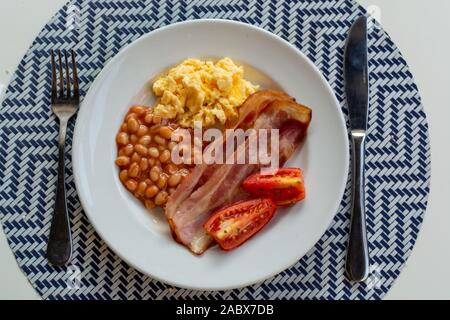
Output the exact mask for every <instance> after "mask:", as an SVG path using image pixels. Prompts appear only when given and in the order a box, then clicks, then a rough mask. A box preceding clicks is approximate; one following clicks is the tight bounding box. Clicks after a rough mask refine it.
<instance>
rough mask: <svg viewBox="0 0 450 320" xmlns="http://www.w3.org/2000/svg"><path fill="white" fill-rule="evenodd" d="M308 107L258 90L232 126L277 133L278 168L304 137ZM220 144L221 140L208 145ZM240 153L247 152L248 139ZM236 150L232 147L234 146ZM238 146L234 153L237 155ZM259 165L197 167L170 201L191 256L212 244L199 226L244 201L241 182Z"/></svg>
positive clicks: (177, 234) (171, 217)
mask: <svg viewBox="0 0 450 320" xmlns="http://www.w3.org/2000/svg"><path fill="white" fill-rule="evenodd" d="M311 113H312V112H311V109H309V108H308V107H305V106H303V105H300V104H298V103H296V102H295V101H294V99H293V98H292V97H290V96H288V95H287V94H285V93H283V92H278V91H273V90H262V91H259V92H257V93H255V94H253V95H251V96H250V97H249V98H248V99H247V100H246V102H245V103H244V104H243V105H242V106H241V109H240V118H239V120H238V121H237V122H236V123H233V124H229V126H230V127H231V128H243V129H248V128H253V129H256V130H258V129H272V128H274V129H279V138H280V150H279V156H280V166H282V165H283V164H284V162H285V161H287V160H288V159H289V158H290V156H291V155H292V154H293V153H294V152H295V150H296V149H297V148H298V147H299V146H300V144H301V142H302V140H303V139H304V137H305V135H306V132H307V129H308V126H309V124H310V122H311ZM215 143H220V144H223V143H224V142H223V141H222V140H220V139H218V140H216V141H214V142H212V143H211V145H210V146H208V147H214V145H213V144H215ZM244 143H245V144H246V146H245V148H244V150H245V152H247V151H248V141H245V142H244ZM237 147H238V146H236V148H237ZM238 150H240V148H237V149H236V150H235V153H237V152H238ZM260 167H261V166H260V164H222V165H217V164H216V165H213V166H211V165H209V166H208V165H206V164H201V165H197V166H196V167H195V168H194V169H193V171H192V172H191V173H190V175H189V176H187V178H186V179H185V180H184V181H183V182H182V183H181V184H180V185H179V186H178V188H177V189H176V191H175V192H174V193H173V194H172V195H171V196H170V197H169V200H168V202H167V205H166V208H165V214H166V217H167V219H168V221H169V225H170V227H171V230H172V234H173V235H174V238H175V239H176V240H177V241H178V242H180V243H181V244H183V245H185V246H186V247H188V248H189V249H190V250H191V251H192V252H193V253H195V254H202V253H203V252H204V251H205V250H206V249H207V248H208V247H209V246H210V244H211V243H212V241H213V240H212V238H211V237H210V236H209V235H208V234H207V232H206V231H205V230H204V228H203V225H204V223H205V222H206V220H207V219H208V218H209V217H210V215H211V213H212V212H213V211H214V209H217V208H218V207H221V206H224V205H227V204H231V203H234V202H236V201H239V200H245V199H248V197H249V195H248V194H247V193H246V192H245V191H244V190H243V189H242V187H241V184H242V182H243V181H244V180H245V178H247V177H248V176H249V175H250V174H252V173H254V172H256V171H257V170H259V169H260Z"/></svg>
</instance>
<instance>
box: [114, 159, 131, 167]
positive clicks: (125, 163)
mask: <svg viewBox="0 0 450 320" xmlns="http://www.w3.org/2000/svg"><path fill="white" fill-rule="evenodd" d="M116 164H117V165H118V166H119V167H128V165H129V164H130V158H128V157H127V156H120V157H118V158H117V159H116Z"/></svg>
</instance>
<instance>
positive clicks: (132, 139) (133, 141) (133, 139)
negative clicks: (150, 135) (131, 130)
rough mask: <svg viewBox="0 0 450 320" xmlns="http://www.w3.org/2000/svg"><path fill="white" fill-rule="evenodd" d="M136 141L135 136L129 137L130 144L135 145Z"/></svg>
mask: <svg viewBox="0 0 450 320" xmlns="http://www.w3.org/2000/svg"><path fill="white" fill-rule="evenodd" d="M137 141H138V137H137V135H135V134H132V135H131V136H130V142H131V143H132V144H136V143H137Z"/></svg>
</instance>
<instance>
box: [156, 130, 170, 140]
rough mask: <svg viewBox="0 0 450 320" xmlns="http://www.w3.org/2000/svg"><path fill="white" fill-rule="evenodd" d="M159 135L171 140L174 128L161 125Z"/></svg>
mask: <svg viewBox="0 0 450 320" xmlns="http://www.w3.org/2000/svg"><path fill="white" fill-rule="evenodd" d="M159 135H160V136H161V137H163V138H164V139H168V140H170V138H171V137H172V129H171V128H169V127H161V128H159Z"/></svg>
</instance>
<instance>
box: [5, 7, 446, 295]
mask: <svg viewBox="0 0 450 320" xmlns="http://www.w3.org/2000/svg"><path fill="white" fill-rule="evenodd" d="M359 2H360V3H362V4H363V5H365V6H369V5H376V6H378V7H379V8H380V9H381V22H382V24H383V25H384V28H385V29H386V30H387V31H388V32H389V33H390V35H391V36H392V38H393V39H394V42H395V43H396V44H397V46H398V47H399V48H400V50H401V51H402V52H403V54H404V56H405V58H406V60H407V61H408V63H409V65H410V67H411V70H412V73H413V74H414V76H415V79H416V82H417V84H418V86H419V89H420V91H421V95H422V98H423V104H424V105H425V110H426V113H427V116H428V122H429V125H430V135H431V145H432V185H431V194H430V198H429V205H428V210H427V213H426V215H425V221H424V224H423V227H422V229H421V232H420V235H419V239H418V241H417V244H416V246H415V248H414V251H413V253H412V255H411V257H410V259H409V260H408V262H407V265H406V267H405V268H404V269H403V271H402V273H401V275H400V277H399V278H398V279H397V281H396V282H395V284H394V286H393V287H392V289H391V290H390V292H389V293H388V295H387V297H386V298H387V299H450V273H449V272H448V271H449V269H450V249H449V246H450V230H449V228H450V210H449V205H448V199H449V198H450V183H449V180H450V169H449V168H450V143H449V141H450V130H449V129H448V123H449V119H450V106H449V102H450V81H449V75H450V56H449V49H450V20H449V19H448V15H449V12H450V1H448V0H430V1H423V0H360V1H359ZM64 3H65V0H39V1H36V0H0V43H1V46H0V48H1V49H0V91H3V90H4V89H5V88H2V85H1V84H3V85H4V86H6V84H7V83H8V81H9V79H10V77H11V74H12V73H13V72H14V70H15V68H16V66H17V64H18V63H19V61H20V59H21V58H22V56H23V55H24V53H25V52H26V50H27V49H28V47H29V46H30V44H31V42H32V41H33V39H34V38H35V37H36V36H37V34H38V33H39V31H40V30H41V28H42V27H43V26H44V25H45V24H46V22H47V21H48V20H49V19H50V18H51V17H52V16H53V15H54V14H55V13H56V11H57V10H58V9H59V8H60V7H61V6H62V5H63V4H64ZM0 270H1V272H0V299H39V295H38V294H37V293H36V292H35V291H34V289H33V288H32V286H31V285H30V284H29V283H28V281H27V279H26V277H25V276H24V275H23V274H22V272H21V270H20V269H19V267H18V266H17V264H16V261H15V259H14V257H13V254H12V252H11V250H10V248H9V246H8V244H7V242H6V239H5V235H4V233H3V231H1V232H0Z"/></svg>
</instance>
